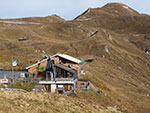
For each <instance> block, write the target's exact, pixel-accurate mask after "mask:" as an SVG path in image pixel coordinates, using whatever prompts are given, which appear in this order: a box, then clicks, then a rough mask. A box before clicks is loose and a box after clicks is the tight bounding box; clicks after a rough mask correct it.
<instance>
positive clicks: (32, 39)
mask: <svg viewBox="0 0 150 113" xmlns="http://www.w3.org/2000/svg"><path fill="white" fill-rule="evenodd" d="M48 18H53V17H51V16H50V17H45V18H44V17H43V18H37V17H35V18H34V17H32V18H22V19H16V20H15V21H25V22H34V23H30V24H29V23H22V24H21V23H10V22H8V23H7V22H1V21H0V54H1V56H0V66H6V67H7V69H10V68H11V65H10V62H11V59H12V58H11V56H13V58H14V59H17V60H18V63H19V64H18V67H16V68H15V69H16V70H17V69H19V70H22V69H24V68H25V66H26V65H29V64H32V63H34V62H35V61H36V60H37V59H39V58H41V57H42V56H44V55H45V54H44V53H42V52H41V53H39V54H38V55H37V53H36V52H35V51H36V50H37V49H40V50H41V51H43V50H44V51H45V52H46V54H50V55H53V54H55V53H66V54H69V55H72V56H74V57H77V58H79V59H81V58H85V59H86V58H93V59H94V62H92V63H86V65H85V70H86V73H87V74H86V75H85V78H87V79H89V81H90V82H91V83H92V84H93V85H94V86H95V87H97V88H99V89H100V90H102V92H103V93H102V94H97V93H95V92H94V91H92V92H91V91H87V92H86V91H85V92H84V91H83V92H80V93H78V94H77V95H76V96H77V97H78V98H80V99H81V98H82V99H84V100H92V101H95V102H96V103H97V104H100V105H102V106H114V105H117V106H118V107H119V108H120V109H121V111H122V112H124V113H149V111H150V23H149V21H150V16H148V15H145V14H140V13H138V12H137V11H135V10H134V9H132V8H130V7H129V6H127V5H124V4H120V3H110V4H107V5H105V6H104V7H102V8H95V9H94V8H89V9H88V10H87V11H85V12H84V13H83V14H81V15H79V16H78V17H77V18H75V19H74V20H72V21H65V20H63V19H61V18H59V17H54V18H53V19H54V21H49V19H48ZM2 21H8V20H2ZM9 21H12V20H11V19H9ZM13 21H14V20H13ZM35 23H38V24H35ZM20 37H28V38H29V40H28V41H22V42H19V41H18V38H20ZM105 94H107V96H104V95H105ZM76 96H75V97H76Z"/></svg>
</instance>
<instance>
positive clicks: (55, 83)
mask: <svg viewBox="0 0 150 113" xmlns="http://www.w3.org/2000/svg"><path fill="white" fill-rule="evenodd" d="M80 63H81V61H80V60H78V59H76V58H73V57H71V56H69V55H66V54H56V55H54V56H52V57H50V56H47V57H45V58H43V59H42V60H40V61H38V62H37V63H36V64H33V65H31V66H29V67H27V68H26V69H27V70H28V72H29V73H30V75H31V76H33V77H35V78H41V79H40V81H39V84H40V85H44V87H45V89H46V90H47V91H49V92H52V93H62V94H66V95H68V94H71V93H74V92H75V89H76V88H77V85H78V87H79V88H80V86H79V82H78V80H79V78H80V74H81V69H82V68H81V64H80ZM83 87H84V86H83Z"/></svg>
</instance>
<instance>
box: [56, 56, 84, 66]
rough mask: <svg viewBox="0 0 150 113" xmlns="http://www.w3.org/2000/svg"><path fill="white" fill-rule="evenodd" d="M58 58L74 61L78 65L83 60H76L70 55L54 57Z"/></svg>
mask: <svg viewBox="0 0 150 113" xmlns="http://www.w3.org/2000/svg"><path fill="white" fill-rule="evenodd" d="M56 56H58V57H62V58H64V59H67V60H69V61H72V62H74V63H77V64H80V63H81V60H79V59H76V58H74V57H72V56H69V55H66V54H55V55H54V56H53V57H56Z"/></svg>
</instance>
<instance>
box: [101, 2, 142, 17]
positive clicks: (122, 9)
mask: <svg viewBox="0 0 150 113" xmlns="http://www.w3.org/2000/svg"><path fill="white" fill-rule="evenodd" d="M101 10H104V11H106V12H108V13H110V14H114V15H119V16H137V15H139V13H138V12H137V11H135V10H134V9H132V8H131V7H129V6H127V5H125V4H122V3H108V4H106V5H105V6H103V7H102V8H101Z"/></svg>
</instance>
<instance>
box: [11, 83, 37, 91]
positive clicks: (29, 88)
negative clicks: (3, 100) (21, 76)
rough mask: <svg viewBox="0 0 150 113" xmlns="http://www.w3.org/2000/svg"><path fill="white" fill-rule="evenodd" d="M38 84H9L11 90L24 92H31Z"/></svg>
mask: <svg viewBox="0 0 150 113" xmlns="http://www.w3.org/2000/svg"><path fill="white" fill-rule="evenodd" d="M37 84H38V83H31V82H24V83H23V82H17V83H15V84H11V86H10V87H11V88H17V89H23V90H26V91H32V89H33V88H34V86H35V85H37Z"/></svg>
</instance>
